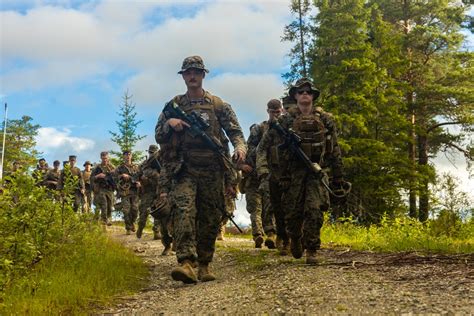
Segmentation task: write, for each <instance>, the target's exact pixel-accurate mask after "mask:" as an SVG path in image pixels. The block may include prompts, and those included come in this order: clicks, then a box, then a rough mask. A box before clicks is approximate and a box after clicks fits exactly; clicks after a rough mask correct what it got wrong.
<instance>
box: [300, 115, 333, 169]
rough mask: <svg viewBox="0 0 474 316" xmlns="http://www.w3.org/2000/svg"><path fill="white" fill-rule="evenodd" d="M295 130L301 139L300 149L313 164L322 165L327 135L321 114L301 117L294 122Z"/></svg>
mask: <svg viewBox="0 0 474 316" xmlns="http://www.w3.org/2000/svg"><path fill="white" fill-rule="evenodd" d="M293 130H294V131H295V133H296V134H298V136H299V137H301V143H300V147H301V149H302V150H303V151H304V152H305V154H306V155H307V156H308V158H309V159H311V161H312V162H316V163H318V164H321V163H322V162H323V161H322V160H323V157H324V154H325V150H326V133H327V129H326V127H325V126H324V124H323V122H322V120H321V118H320V116H319V113H315V114H310V115H302V114H301V115H299V116H298V117H296V118H295V120H294V121H293Z"/></svg>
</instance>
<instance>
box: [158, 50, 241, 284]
mask: <svg viewBox="0 0 474 316" xmlns="http://www.w3.org/2000/svg"><path fill="white" fill-rule="evenodd" d="M207 72H208V70H207V69H206V68H205V66H204V62H203V60H202V58H201V57H199V56H192V57H188V58H186V59H185V60H184V61H183V64H182V67H181V70H180V71H179V74H181V75H182V77H183V79H184V82H185V84H186V86H187V92H186V93H185V94H182V95H178V96H176V97H174V98H173V100H172V101H171V102H174V103H175V104H176V105H177V106H178V107H179V109H180V110H182V111H183V112H184V113H186V114H187V115H191V114H192V113H194V115H196V116H198V117H199V118H200V120H201V121H203V122H205V124H206V125H208V127H207V128H206V134H207V136H208V137H209V138H211V139H212V140H213V141H215V142H217V143H218V144H219V145H220V146H219V147H221V148H223V147H222V146H223V144H224V143H225V142H226V141H227V140H226V136H225V135H227V137H229V138H230V141H231V142H232V145H233V146H234V148H235V151H234V158H235V159H236V160H237V162H238V163H242V162H243V160H244V159H245V154H246V150H247V148H246V147H247V146H246V144H245V139H244V136H243V133H242V129H241V127H240V125H239V122H238V120H237V117H236V115H235V113H234V111H233V110H232V108H231V106H230V105H229V104H227V103H225V102H224V101H222V99H220V98H219V97H217V96H214V95H212V94H211V93H209V92H208V91H205V90H203V88H202V81H203V79H204V78H205V74H206V73H207ZM168 104H172V103H168ZM173 106H174V105H173ZM189 128H190V125H189V124H188V123H186V122H185V121H183V120H181V119H179V118H175V117H171V116H169V113H166V112H163V113H162V114H161V115H160V117H159V119H158V123H157V125H156V128H155V138H156V141H157V142H158V143H159V144H160V145H161V144H168V145H169V146H171V150H172V152H173V153H172V154H171V155H174V160H175V161H177V162H179V163H178V164H177V165H176V167H175V168H174V169H173V170H172V171H170V172H171V175H170V178H171V179H172V182H173V184H172V191H171V192H170V193H171V200H172V203H173V207H172V213H173V214H172V216H173V239H174V241H175V242H176V255H177V259H178V263H179V266H178V267H176V268H174V269H173V270H172V272H171V276H172V278H173V279H174V280H176V281H182V282H184V283H195V282H197V279H199V280H201V281H202V282H206V281H212V280H215V278H216V277H215V275H214V274H213V273H212V272H211V271H210V270H209V263H210V262H211V261H212V258H213V255H214V250H215V242H216V237H217V234H218V231H219V226H220V223H221V220H222V216H223V213H224V212H225V209H224V208H225V202H224V167H223V165H224V163H218V162H219V161H222V162H223V160H222V156H221V155H219V153H217V152H216V151H214V150H212V149H211V148H209V144H208V143H206V142H205V141H204V136H203V135H201V136H196V137H193V136H195V135H192V134H191V133H190V130H189ZM224 132H225V134H224ZM162 196H166V192H163V193H162ZM196 261H197V263H198V264H199V267H198V275H197V276H196V273H195V271H194V266H195V263H196Z"/></svg>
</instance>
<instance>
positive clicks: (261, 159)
mask: <svg viewBox="0 0 474 316" xmlns="http://www.w3.org/2000/svg"><path fill="white" fill-rule="evenodd" d="M271 143H272V130H271V129H269V130H267V131H266V132H265V133H264V134H263V136H262V139H261V140H260V142H259V143H258V146H257V160H256V165H257V174H258V176H259V177H261V176H263V175H266V174H269V173H270V168H269V167H268V157H267V153H268V149H269V148H270V145H271Z"/></svg>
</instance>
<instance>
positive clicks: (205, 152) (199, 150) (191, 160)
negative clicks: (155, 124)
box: [178, 96, 226, 167]
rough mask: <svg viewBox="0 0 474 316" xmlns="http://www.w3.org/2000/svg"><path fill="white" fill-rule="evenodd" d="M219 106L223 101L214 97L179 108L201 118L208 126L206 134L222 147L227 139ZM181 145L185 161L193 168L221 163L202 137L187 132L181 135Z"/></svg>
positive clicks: (186, 103)
mask: <svg viewBox="0 0 474 316" xmlns="http://www.w3.org/2000/svg"><path fill="white" fill-rule="evenodd" d="M178 101H179V100H178ZM219 105H223V102H222V100H220V99H219V98H217V97H214V96H211V97H210V98H204V99H203V100H202V102H194V103H191V102H184V104H183V103H179V107H180V108H181V109H182V110H183V111H184V112H185V113H186V114H188V115H189V114H191V113H194V114H195V115H197V116H199V117H200V118H201V119H202V121H203V122H204V123H205V124H206V125H207V126H206V128H205V132H206V134H207V135H209V136H210V137H211V138H213V139H215V140H218V141H219V142H220V143H221V145H222V144H223V143H224V142H225V140H226V139H225V140H224V138H225V136H224V134H223V132H222V129H221V125H220V123H219V120H218V118H217V115H216V106H219ZM179 143H180V147H181V151H182V155H183V158H184V160H185V161H186V162H187V163H188V164H189V165H191V166H195V167H209V166H212V165H214V166H215V165H216V161H219V158H218V154H217V153H215V152H214V151H212V150H211V149H210V148H209V147H208V146H207V145H206V144H205V143H204V141H203V140H202V139H201V138H200V137H192V136H191V135H190V134H189V133H187V132H185V133H183V134H182V135H181V137H180V142H179Z"/></svg>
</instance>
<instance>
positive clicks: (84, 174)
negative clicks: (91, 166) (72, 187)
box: [82, 170, 92, 190]
mask: <svg viewBox="0 0 474 316" xmlns="http://www.w3.org/2000/svg"><path fill="white" fill-rule="evenodd" d="M91 174H92V170H91V171H85V170H82V178H83V179H84V186H85V188H86V190H91Z"/></svg>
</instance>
